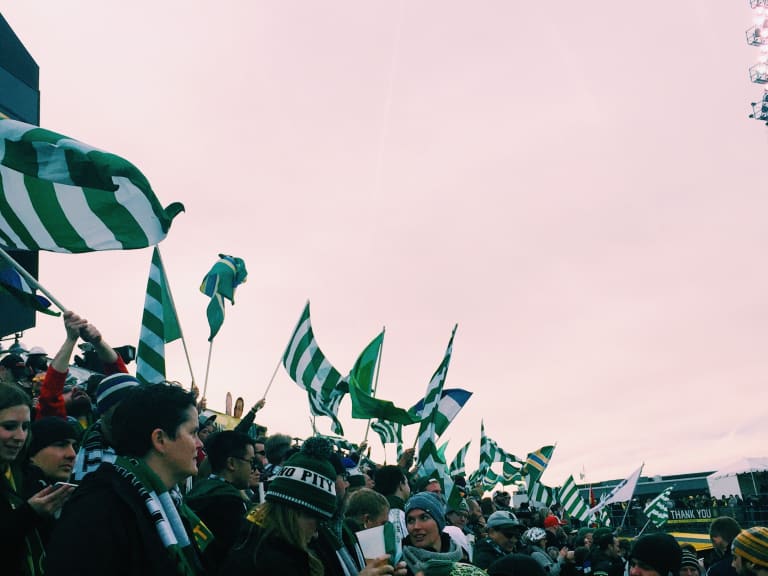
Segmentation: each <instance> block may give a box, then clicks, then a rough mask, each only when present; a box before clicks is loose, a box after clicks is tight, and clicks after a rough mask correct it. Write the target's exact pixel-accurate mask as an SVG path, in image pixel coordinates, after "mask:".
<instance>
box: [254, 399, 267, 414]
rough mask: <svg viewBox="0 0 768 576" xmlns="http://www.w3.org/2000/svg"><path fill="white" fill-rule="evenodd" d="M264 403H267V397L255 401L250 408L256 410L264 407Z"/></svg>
mask: <svg viewBox="0 0 768 576" xmlns="http://www.w3.org/2000/svg"><path fill="white" fill-rule="evenodd" d="M266 403H267V399H266V398H262V399H261V400H259V401H258V402H256V404H254V405H253V408H251V410H253V411H254V412H258V411H259V410H261V409H262V408H264V404H266Z"/></svg>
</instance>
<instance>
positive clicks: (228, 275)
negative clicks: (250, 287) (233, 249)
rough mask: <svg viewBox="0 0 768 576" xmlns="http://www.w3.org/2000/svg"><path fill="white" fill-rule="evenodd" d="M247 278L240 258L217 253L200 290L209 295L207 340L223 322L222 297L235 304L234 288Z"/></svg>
mask: <svg viewBox="0 0 768 576" xmlns="http://www.w3.org/2000/svg"><path fill="white" fill-rule="evenodd" d="M247 279H248V271H247V270H246V269H245V262H243V260H242V258H236V257H234V256H227V255H226V254H219V259H218V260H217V261H216V263H215V264H214V265H213V267H212V268H211V270H210V272H208V274H206V275H205V278H203V282H202V284H200V292H202V293H203V294H205V295H206V296H210V297H211V301H210V302H209V303H208V308H206V315H207V317H208V325H209V326H210V328H211V333H210V336H208V341H209V342H210V341H211V340H213V339H214V338H215V337H216V334H218V333H219V330H220V329H221V325H222V324H223V323H224V299H225V298H226V299H227V300H229V301H230V302H231V303H232V305H234V304H235V289H236V288H237V287H238V286H239V285H240V284H242V283H243V282H245V281H246V280H247Z"/></svg>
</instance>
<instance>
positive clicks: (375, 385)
mask: <svg viewBox="0 0 768 576" xmlns="http://www.w3.org/2000/svg"><path fill="white" fill-rule="evenodd" d="M386 330H387V327H386V326H383V327H382V328H381V334H382V337H381V346H380V347H379V357H378V358H377V359H376V377H375V378H374V379H373V393H372V394H371V396H373V397H374V398H376V389H377V388H378V387H379V371H380V370H381V356H382V354H383V353H384V336H383V335H384V333H385V332H386ZM370 429H371V419H370V418H368V421H367V422H366V424H365V437H363V443H365V442H368V431H369V430H370Z"/></svg>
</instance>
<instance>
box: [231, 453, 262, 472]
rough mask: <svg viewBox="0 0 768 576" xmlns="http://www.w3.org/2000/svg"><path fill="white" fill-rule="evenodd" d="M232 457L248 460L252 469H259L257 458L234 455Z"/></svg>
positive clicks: (243, 460)
mask: <svg viewBox="0 0 768 576" xmlns="http://www.w3.org/2000/svg"><path fill="white" fill-rule="evenodd" d="M232 458H235V459H236V460H240V461H242V462H248V464H250V466H251V470H258V469H259V461H258V460H256V458H253V459H248V458H240V456H232Z"/></svg>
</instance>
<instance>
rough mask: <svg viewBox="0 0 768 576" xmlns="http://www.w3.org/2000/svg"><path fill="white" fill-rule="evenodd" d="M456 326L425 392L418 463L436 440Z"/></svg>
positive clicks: (419, 436) (419, 435)
mask: <svg viewBox="0 0 768 576" xmlns="http://www.w3.org/2000/svg"><path fill="white" fill-rule="evenodd" d="M457 328H458V324H456V325H455V326H454V327H453V330H452V331H451V339H450V340H449V341H448V347H447V348H446V350H445V355H444V356H443V359H442V361H441V362H440V365H439V366H438V367H437V370H435V373H434V374H433V375H432V379H431V380H430V381H429V384H428V385H427V392H426V394H425V395H424V400H423V407H422V410H421V416H422V418H423V419H422V421H421V423H420V424H419V434H418V438H417V445H418V459H419V461H420V462H422V461H424V459H425V458H427V457H428V454H429V447H428V444H429V443H434V441H435V439H436V438H437V433H436V426H437V423H436V420H437V418H438V411H439V407H440V400H441V399H442V396H443V386H444V384H445V378H446V376H447V375H448V366H449V365H450V363H451V354H452V353H453V338H454V336H455V335H456V329H457Z"/></svg>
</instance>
